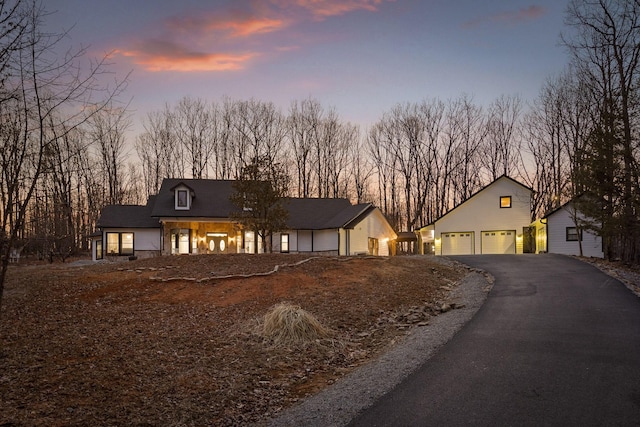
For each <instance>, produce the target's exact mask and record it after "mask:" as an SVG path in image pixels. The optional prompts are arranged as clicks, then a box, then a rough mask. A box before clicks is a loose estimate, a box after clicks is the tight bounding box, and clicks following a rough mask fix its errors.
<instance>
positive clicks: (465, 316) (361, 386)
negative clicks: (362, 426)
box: [259, 258, 493, 427]
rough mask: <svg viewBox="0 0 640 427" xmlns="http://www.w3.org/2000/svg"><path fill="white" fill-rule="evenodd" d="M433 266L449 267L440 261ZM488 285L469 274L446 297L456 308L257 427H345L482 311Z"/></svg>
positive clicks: (488, 279) (484, 276) (477, 274)
mask: <svg viewBox="0 0 640 427" xmlns="http://www.w3.org/2000/svg"><path fill="white" fill-rule="evenodd" d="M438 260H439V261H440V262H443V263H451V261H449V260H447V259H445V258H438ZM492 283H493V278H492V277H491V276H490V275H488V274H486V273H483V272H481V271H479V270H471V271H470V273H469V274H468V275H467V276H466V277H465V278H464V279H462V280H461V281H460V283H459V284H458V286H456V287H455V288H453V289H452V290H451V294H450V295H449V299H448V300H449V301H451V302H453V303H455V304H456V306H457V307H460V308H457V309H455V310H451V311H448V312H446V313H442V314H440V315H439V316H436V317H433V318H432V319H431V320H430V322H429V324H428V325H427V326H421V327H415V328H413V330H412V331H411V332H410V333H409V334H408V335H407V336H406V337H404V338H402V339H401V340H400V341H399V342H398V343H397V344H396V345H395V346H393V347H392V348H391V349H390V350H389V351H387V352H386V353H384V354H383V355H381V356H380V357H379V358H378V359H376V360H375V361H373V362H371V363H369V364H367V365H364V366H362V367H360V368H359V369H358V370H356V371H354V372H352V373H351V374H349V375H347V376H345V377H344V378H341V379H340V380H339V381H337V382H336V383H335V384H333V385H332V386H330V387H328V388H326V389H324V390H322V391H321V392H319V393H317V394H316V395H314V396H312V397H310V398H308V399H306V400H304V401H303V402H302V403H300V404H299V405H296V406H294V407H292V408H290V409H289V410H287V411H285V412H284V413H282V414H281V415H280V416H278V417H277V418H275V419H272V420H269V421H268V422H266V423H260V424H259V425H268V426H270V427H283V426H301V425H304V426H344V425H347V424H348V423H349V422H350V421H351V420H352V419H353V418H354V417H355V416H356V415H357V414H358V413H359V412H360V411H362V410H364V409H366V408H367V407H369V406H371V405H372V404H373V403H374V402H375V400H376V399H378V398H379V397H381V396H383V395H384V394H386V393H387V392H389V391H390V390H391V389H393V387H395V386H396V385H397V384H399V383H400V382H401V381H402V380H403V379H404V378H406V377H407V376H408V375H409V374H411V372H413V371H414V370H415V369H417V368H418V367H419V366H420V365H421V364H423V363H424V362H425V361H427V360H428V359H429V358H430V357H431V356H432V355H433V354H435V353H436V352H437V351H438V349H439V348H440V347H442V346H443V345H444V344H446V343H447V342H448V341H449V340H450V339H451V338H452V337H453V336H454V335H455V334H456V332H458V331H459V330H460V329H461V328H462V327H463V326H464V325H465V324H466V323H467V322H468V321H469V320H470V319H471V318H472V317H473V316H474V314H475V313H476V312H477V311H478V309H479V308H480V307H481V306H482V304H483V303H484V301H485V299H486V297H487V295H488V293H489V291H490V290H491V286H492Z"/></svg>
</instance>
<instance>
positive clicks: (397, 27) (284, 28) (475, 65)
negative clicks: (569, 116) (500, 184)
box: [44, 0, 567, 137]
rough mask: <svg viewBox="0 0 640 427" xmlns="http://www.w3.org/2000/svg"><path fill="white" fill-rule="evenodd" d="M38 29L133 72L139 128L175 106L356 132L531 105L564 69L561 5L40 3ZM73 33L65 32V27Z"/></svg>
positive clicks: (351, 0)
mask: <svg viewBox="0 0 640 427" xmlns="http://www.w3.org/2000/svg"><path fill="white" fill-rule="evenodd" d="M44 4H45V7H46V9H47V10H48V11H50V12H55V13H54V14H53V15H52V16H49V17H48V18H47V22H48V26H49V28H50V29H51V30H54V31H56V30H57V31H59V30H62V29H65V28H66V29H69V28H70V42H72V43H73V44H74V45H76V46H79V45H81V44H82V45H84V46H89V52H90V54H91V55H92V56H102V55H104V54H105V53H106V52H113V58H112V60H113V62H114V63H115V65H116V66H115V68H114V69H115V70H117V71H118V73H121V74H122V75H124V74H126V72H128V71H132V74H131V78H130V83H129V86H128V89H127V92H126V94H125V98H127V99H131V108H132V109H133V110H135V116H134V119H133V120H134V128H132V133H133V134H132V135H131V137H133V136H135V134H136V133H137V132H139V131H140V129H141V128H140V123H141V120H142V117H144V115H145V114H146V112H147V111H150V110H160V109H162V107H163V105H164V104H165V103H166V102H168V103H170V104H175V103H176V102H177V101H178V100H179V99H180V98H182V97H184V96H191V97H199V98H202V99H206V100H215V101H219V100H221V99H222V97H223V96H228V97H230V98H231V99H234V100H244V99H250V98H255V99H257V100H262V101H272V102H274V103H275V104H276V105H277V106H278V107H280V108H281V109H282V111H283V112H286V111H287V109H288V107H289V104H290V102H291V101H292V100H294V99H297V100H302V99H304V98H308V97H312V98H315V99H317V100H319V101H320V102H321V103H322V105H323V106H325V107H327V108H328V107H335V109H336V110H337V112H338V113H339V115H340V116H341V117H342V118H343V119H344V120H346V121H350V122H353V123H357V124H360V125H362V126H363V127H366V126H368V125H371V124H373V123H374V122H375V121H376V120H378V119H379V118H380V117H381V116H382V114H383V113H384V112H385V111H388V110H390V109H391V108H392V107H393V106H394V105H395V104H397V103H404V102H417V101H420V100H423V99H431V98H438V99H441V100H444V101H446V100H448V99H453V98H457V97H459V96H460V95H462V94H468V95H470V96H471V97H473V99H474V100H475V101H476V102H477V103H478V104H481V105H487V104H488V103H489V102H490V101H491V100H493V99H495V98H497V97H499V96H500V95H503V94H505V95H515V94H518V95H520V96H521V97H522V99H523V100H524V101H532V100H533V99H534V98H535V97H536V96H537V94H538V91H539V89H540V88H541V86H542V84H543V83H544V81H545V80H546V79H547V78H548V77H549V76H552V75H556V74H557V73H559V72H561V71H562V69H563V68H564V67H565V64H566V63H567V54H566V51H565V49H564V48H563V47H562V46H560V43H559V41H560V39H559V34H560V32H561V31H562V30H563V19H564V11H565V8H566V5H567V0H537V1H536V0H523V1H520V0H509V1H507V0H503V1H499V0H488V1H477V0H344V1H339V0H262V1H260V0H255V1H249V0H233V1H222V0H218V1H215V0H214V1H204V0H181V1H176V0H171V1H168V0H153V1H150V0H149V1H142V0H109V1H105V0H47V1H45V2H44ZM71 27H73V28H71Z"/></svg>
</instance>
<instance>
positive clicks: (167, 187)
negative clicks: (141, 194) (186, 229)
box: [151, 178, 236, 218]
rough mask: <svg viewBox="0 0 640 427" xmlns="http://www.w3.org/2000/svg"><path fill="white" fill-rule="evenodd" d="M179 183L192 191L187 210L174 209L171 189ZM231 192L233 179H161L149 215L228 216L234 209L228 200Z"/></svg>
mask: <svg viewBox="0 0 640 427" xmlns="http://www.w3.org/2000/svg"><path fill="white" fill-rule="evenodd" d="M180 184H184V185H186V186H187V187H189V189H191V190H192V191H193V194H194V198H193V200H192V202H191V209H189V210H184V211H176V210H175V202H174V200H175V199H174V193H173V190H174V189H175V188H176V187H177V186H178V185H180ZM232 193H233V181H228V180H217V179H173V178H167V179H165V180H163V181H162V186H161V187H160V191H159V192H158V196H157V197H156V203H155V205H154V207H153V210H152V212H151V215H152V216H155V217H176V216H179V217H206V218H229V214H230V213H231V212H233V211H235V210H236V209H235V207H234V206H233V204H232V203H231V201H229V196H231V194H232Z"/></svg>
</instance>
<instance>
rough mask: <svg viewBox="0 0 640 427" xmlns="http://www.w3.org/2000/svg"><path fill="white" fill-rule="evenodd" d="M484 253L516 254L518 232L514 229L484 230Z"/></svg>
mask: <svg viewBox="0 0 640 427" xmlns="http://www.w3.org/2000/svg"><path fill="white" fill-rule="evenodd" d="M482 253H483V254H515V253H516V232H515V231H514V230H502V231H483V232H482Z"/></svg>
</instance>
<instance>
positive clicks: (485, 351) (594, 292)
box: [350, 254, 640, 426]
mask: <svg viewBox="0 0 640 427" xmlns="http://www.w3.org/2000/svg"><path fill="white" fill-rule="evenodd" d="M452 258H454V259H456V260H458V261H460V262H462V263H464V264H467V265H470V266H472V267H477V268H480V269H483V270H486V271H488V272H489V273H491V274H492V275H493V276H494V277H495V283H494V286H493V289H492V290H491V292H490V294H489V296H488V298H487V300H486V302H485V304H484V305H483V306H482V307H481V308H480V310H479V311H478V312H477V314H476V315H475V316H474V317H473V319H472V320H471V321H470V322H469V323H467V324H466V325H465V326H464V327H463V328H462V330H460V332H458V334H456V335H455V336H454V337H453V339H452V340H451V341H450V342H449V343H447V344H446V345H445V346H443V347H442V348H441V349H440V350H439V351H438V352H437V353H436V354H435V355H434V356H433V357H432V358H430V359H429V360H428V361H427V362H426V363H424V364H423V365H422V366H421V367H420V368H418V370H416V371H415V372H414V373H413V374H411V375H410V376H409V377H408V378H407V379H406V380H404V381H403V382H402V383H400V384H399V385H398V386H396V387H395V388H394V389H393V390H392V391H391V392H389V393H387V394H386V395H384V396H383V397H382V398H380V399H378V400H377V401H376V402H375V403H374V404H373V406H371V407H370V408H368V409H367V410H365V411H363V412H362V413H361V414H360V415H359V416H358V417H356V418H355V419H354V420H352V422H351V424H350V425H351V426H468V425H480V426H502V425H504V426H506V425H514V426H515V425H517V426H534V425H535V426H543V425H544V426H567V425H581V426H596V425H597V426H605V425H624V426H640V299H639V298H638V297H636V296H635V295H633V294H632V293H631V292H630V291H629V290H628V289H627V288H626V287H625V286H624V285H622V284H621V283H620V282H618V281H617V280H615V279H613V278H611V277H610V276H608V275H606V274H604V273H602V272H601V271H600V270H598V269H596V268H595V267H593V266H591V265H590V264H587V263H584V262H581V261H579V260H576V259H573V258H570V257H565V256H560V255H552V254H545V255H478V256H459V257H452Z"/></svg>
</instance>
